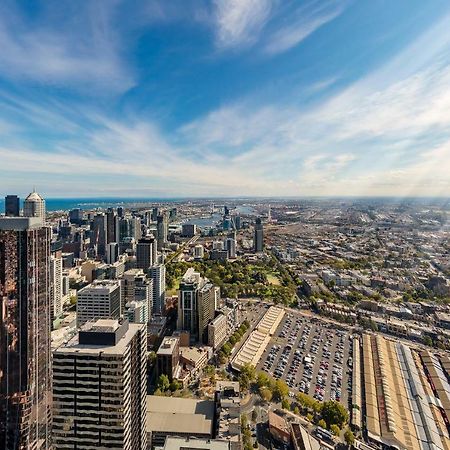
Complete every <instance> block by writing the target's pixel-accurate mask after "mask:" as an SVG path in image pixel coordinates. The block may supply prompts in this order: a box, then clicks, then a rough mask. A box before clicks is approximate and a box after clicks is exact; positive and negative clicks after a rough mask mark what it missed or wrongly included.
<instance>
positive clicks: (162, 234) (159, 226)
mask: <svg viewBox="0 0 450 450" xmlns="http://www.w3.org/2000/svg"><path fill="white" fill-rule="evenodd" d="M156 233H157V236H156V239H157V241H158V250H159V251H161V250H162V249H163V248H164V245H165V243H166V242H167V216H166V214H165V213H162V214H160V215H159V216H158V217H157V221H156Z"/></svg>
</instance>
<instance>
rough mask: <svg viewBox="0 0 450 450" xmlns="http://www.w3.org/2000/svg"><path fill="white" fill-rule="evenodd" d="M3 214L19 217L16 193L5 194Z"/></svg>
mask: <svg viewBox="0 0 450 450" xmlns="http://www.w3.org/2000/svg"><path fill="white" fill-rule="evenodd" d="M5 215H7V216H9V217H19V215H20V200H19V197H17V195H7V196H6V197H5Z"/></svg>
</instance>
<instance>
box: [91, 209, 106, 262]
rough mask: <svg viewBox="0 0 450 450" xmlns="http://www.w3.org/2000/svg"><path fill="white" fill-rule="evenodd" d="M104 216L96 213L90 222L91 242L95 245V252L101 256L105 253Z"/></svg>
mask: <svg viewBox="0 0 450 450" xmlns="http://www.w3.org/2000/svg"><path fill="white" fill-rule="evenodd" d="M106 235H107V229H106V216H105V215H104V214H101V213H99V214H96V215H95V216H94V222H93V224H92V237H91V243H93V244H95V245H97V254H98V255H99V256H101V257H104V256H105V255H106Z"/></svg>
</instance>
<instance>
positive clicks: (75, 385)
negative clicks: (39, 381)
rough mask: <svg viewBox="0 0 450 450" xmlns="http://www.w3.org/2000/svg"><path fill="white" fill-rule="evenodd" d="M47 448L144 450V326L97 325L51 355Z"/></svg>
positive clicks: (110, 322) (89, 326) (112, 322)
mask: <svg viewBox="0 0 450 450" xmlns="http://www.w3.org/2000/svg"><path fill="white" fill-rule="evenodd" d="M53 361H54V365H53V416H54V426H53V446H54V449H55V450H60V449H74V450H75V449H80V450H81V449H83V450H94V449H95V450H98V449H116V450H119V449H120V450H146V449H147V436H146V429H145V424H146V414H147V408H146V390H147V337H146V326H145V325H143V324H129V323H128V322H127V321H124V322H123V323H119V322H118V321H117V320H98V321H96V322H90V323H88V324H86V325H85V326H84V327H83V328H82V330H80V332H79V333H78V336H75V337H73V338H72V339H71V340H70V341H69V342H68V343H67V344H65V345H63V346H61V347H59V348H58V349H56V350H55V351H54V352H53Z"/></svg>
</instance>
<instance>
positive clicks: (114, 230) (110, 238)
mask: <svg viewBox="0 0 450 450" xmlns="http://www.w3.org/2000/svg"><path fill="white" fill-rule="evenodd" d="M110 242H119V217H118V216H117V215H116V213H115V212H114V209H113V208H108V211H107V212H106V243H107V244H109V243H110Z"/></svg>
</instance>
